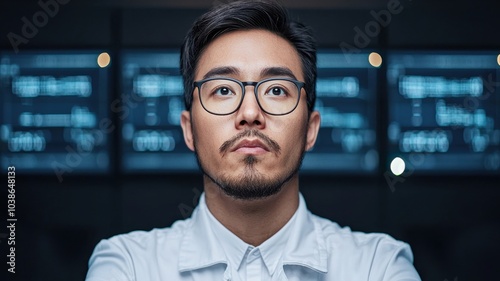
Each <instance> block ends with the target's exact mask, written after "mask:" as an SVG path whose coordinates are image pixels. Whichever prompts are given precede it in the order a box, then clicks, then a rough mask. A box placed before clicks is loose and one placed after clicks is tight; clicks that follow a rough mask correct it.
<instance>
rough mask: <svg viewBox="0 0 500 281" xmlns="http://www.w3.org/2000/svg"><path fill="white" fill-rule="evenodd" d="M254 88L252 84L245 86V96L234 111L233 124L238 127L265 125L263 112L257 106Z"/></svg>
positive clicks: (259, 126)
mask: <svg viewBox="0 0 500 281" xmlns="http://www.w3.org/2000/svg"><path fill="white" fill-rule="evenodd" d="M254 90H255V86H253V85H248V86H246V87H245V97H244V98H243V101H242V102H241V106H240V108H239V109H238V111H237V112H236V120H235V126H236V128H238V129H244V127H252V128H257V129H263V128H264V127H265V120H266V119H265V116H264V112H263V111H262V109H261V108H260V106H259V103H258V101H257V97H256V96H255V94H254Z"/></svg>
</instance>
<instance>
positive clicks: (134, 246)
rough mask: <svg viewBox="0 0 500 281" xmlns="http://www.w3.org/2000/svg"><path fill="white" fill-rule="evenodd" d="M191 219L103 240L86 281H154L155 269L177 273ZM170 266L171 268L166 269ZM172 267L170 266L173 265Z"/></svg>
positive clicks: (98, 246)
mask: <svg viewBox="0 0 500 281" xmlns="http://www.w3.org/2000/svg"><path fill="white" fill-rule="evenodd" d="M190 224H191V219H187V220H184V221H177V222H175V223H174V224H173V225H172V226H171V227H167V228H158V229H153V230H151V231H133V232H130V233H126V234H120V235H116V236H113V237H111V238H109V239H104V240H101V241H100V242H99V243H98V244H97V246H96V247H95V249H94V251H93V253H92V255H91V257H90V259H89V270H88V272H87V279H86V280H92V281H94V280H136V279H137V278H138V277H141V279H147V280H154V276H150V275H151V274H152V273H154V272H162V270H167V271H169V272H174V271H175V269H176V266H177V257H178V253H179V251H180V245H181V241H182V238H183V235H184V233H185V231H186V230H187V229H188V228H189V225H190ZM160 265H169V268H164V267H165V266H163V267H162V266H160ZM170 267H171V268H170Z"/></svg>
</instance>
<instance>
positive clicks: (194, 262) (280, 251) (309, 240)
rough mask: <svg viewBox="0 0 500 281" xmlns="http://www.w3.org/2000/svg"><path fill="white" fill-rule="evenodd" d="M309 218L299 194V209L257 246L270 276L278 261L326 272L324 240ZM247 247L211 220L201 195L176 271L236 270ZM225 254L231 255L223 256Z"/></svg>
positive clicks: (185, 235)
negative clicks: (221, 266) (218, 267)
mask: <svg viewBox="0 0 500 281" xmlns="http://www.w3.org/2000/svg"><path fill="white" fill-rule="evenodd" d="M312 216H313V215H312V214H311V213H310V212H309V211H308V210H307V206H306V203H305V200H304V198H303V197H302V194H299V207H298V208H297V211H296V212H295V214H294V215H293V216H292V218H291V219H290V220H289V221H288V223H287V224H286V225H285V226H284V227H283V228H282V229H280V231H278V232H277V233H276V234H275V235H273V236H272V237H271V238H269V239H268V240H266V241H265V242H264V243H262V244H261V245H259V246H258V247H259V250H260V252H261V255H262V258H263V260H264V263H265V265H266V267H267V269H268V271H269V273H270V274H271V275H273V274H274V271H275V270H276V268H277V267H278V266H279V264H280V262H281V263H282V264H283V265H299V266H304V267H307V268H309V269H312V270H315V271H319V272H322V273H326V272H327V251H326V242H325V238H324V236H323V232H322V230H321V228H320V227H319V225H317V224H316V223H315V222H314V220H313V217H312ZM249 246H250V245H248V244H247V243H245V242H244V241H242V240H241V239H240V238H239V237H237V236H236V235H234V234H233V233H232V232H230V231H229V230H228V229H227V228H226V227H224V226H223V225H222V224H221V223H220V222H219V221H218V220H217V219H216V218H215V217H213V215H212V214H211V213H210V211H209V210H208V207H207V206H206V203H205V193H203V194H202V195H201V197H200V201H199V204H198V206H197V207H196V209H195V210H194V211H193V214H192V217H191V220H190V221H189V225H188V226H187V229H186V231H185V233H184V237H183V239H182V242H181V246H180V253H179V267H178V268H179V271H181V272H183V271H190V270H196V269H201V268H206V267H209V266H212V265H215V264H220V263H224V264H229V265H234V266H235V267H236V270H237V269H238V268H239V266H240V265H241V262H242V261H243V259H244V257H245V254H246V252H247V250H248V248H249ZM226 252H228V253H232V254H231V255H226Z"/></svg>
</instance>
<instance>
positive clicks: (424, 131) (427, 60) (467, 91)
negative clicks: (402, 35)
mask: <svg viewBox="0 0 500 281" xmlns="http://www.w3.org/2000/svg"><path fill="white" fill-rule="evenodd" d="M499 63H500V61H499V57H498V52H487V51H391V52H389V54H388V57H387V83H388V84H387V91H388V93H387V94H388V97H389V100H388V102H389V124H388V132H387V133H388V140H389V142H388V143H389V147H388V152H389V157H388V162H389V163H387V165H388V166H389V164H390V163H391V162H392V161H393V160H394V159H396V158H397V157H399V159H397V160H399V161H400V163H404V167H405V168H406V169H405V170H406V173H407V174H411V173H413V172H416V173H418V174H490V173H491V174H498V173H499V172H500V96H499V92H498V86H499V85H500V83H499V82H498V81H499V70H500V67H499Z"/></svg>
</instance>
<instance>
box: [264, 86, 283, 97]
mask: <svg viewBox="0 0 500 281" xmlns="http://www.w3.org/2000/svg"><path fill="white" fill-rule="evenodd" d="M267 94H268V95H272V96H286V95H287V92H286V90H284V89H283V88H281V87H272V88H271V89H269V91H268V92H267Z"/></svg>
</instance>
